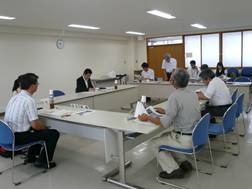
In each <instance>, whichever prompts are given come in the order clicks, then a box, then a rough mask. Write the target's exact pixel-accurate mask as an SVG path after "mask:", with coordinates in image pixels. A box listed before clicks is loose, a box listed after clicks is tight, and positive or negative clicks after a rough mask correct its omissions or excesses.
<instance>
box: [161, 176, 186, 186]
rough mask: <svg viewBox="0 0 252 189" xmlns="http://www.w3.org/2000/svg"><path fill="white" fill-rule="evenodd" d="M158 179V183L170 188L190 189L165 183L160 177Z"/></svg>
mask: <svg viewBox="0 0 252 189" xmlns="http://www.w3.org/2000/svg"><path fill="white" fill-rule="evenodd" d="M156 179H157V182H158V183H160V184H164V185H168V186H171V187H174V188H179V189H188V188H187V187H184V186H178V185H176V184H172V183H169V182H166V181H163V180H161V179H160V178H159V177H156Z"/></svg>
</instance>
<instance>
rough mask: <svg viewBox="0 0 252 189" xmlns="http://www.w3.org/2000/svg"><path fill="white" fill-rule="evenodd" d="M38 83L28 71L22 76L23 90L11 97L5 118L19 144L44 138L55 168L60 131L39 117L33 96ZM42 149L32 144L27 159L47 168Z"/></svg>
mask: <svg viewBox="0 0 252 189" xmlns="http://www.w3.org/2000/svg"><path fill="white" fill-rule="evenodd" d="M38 85H39V84H38V76H37V75H35V74H33V73H27V74H24V75H22V76H21V78H20V87H21V92H20V93H18V94H17V95H15V96H13V97H12V98H11V99H10V101H9V103H8V105H7V107H6V111H5V117H4V120H5V122H7V123H8V124H9V125H10V127H12V129H13V131H14V133H15V143H16V144H17V145H20V144H27V143H31V142H34V141H39V140H44V141H45V142H46V147H47V150H48V158H49V161H50V164H49V165H50V168H53V167H55V166H56V164H55V163H54V162H52V159H53V154H54V150H55V147H56V144H57V141H58V138H59V132H58V131H57V130H54V129H48V128H47V127H46V126H45V125H43V124H42V123H41V122H40V121H39V119H38V111H37V106H36V102H35V100H34V99H33V98H32V95H33V94H34V93H35V92H36V91H37V89H38ZM40 151H41V146H40V145H35V146H32V147H31V148H30V149H29V151H28V156H27V160H26V161H27V162H29V163H34V165H35V166H37V167H41V168H47V162H46V156H45V151H44V150H42V152H40ZM38 155H39V156H38ZM37 156H38V158H37Z"/></svg>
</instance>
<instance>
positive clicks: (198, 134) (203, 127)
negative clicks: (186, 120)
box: [192, 113, 210, 146]
mask: <svg viewBox="0 0 252 189" xmlns="http://www.w3.org/2000/svg"><path fill="white" fill-rule="evenodd" d="M209 124H210V114H209V113H207V114H205V115H204V116H203V117H202V118H201V119H200V120H199V121H198V123H197V124H196V125H195V127H194V129H193V132H192V142H193V146H200V145H203V144H206V143H208V126H209Z"/></svg>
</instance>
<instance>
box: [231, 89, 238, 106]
mask: <svg viewBox="0 0 252 189" xmlns="http://www.w3.org/2000/svg"><path fill="white" fill-rule="evenodd" d="M237 93H238V88H236V89H235V90H234V92H233V93H232V95H231V99H232V103H234V102H235V101H236V97H237Z"/></svg>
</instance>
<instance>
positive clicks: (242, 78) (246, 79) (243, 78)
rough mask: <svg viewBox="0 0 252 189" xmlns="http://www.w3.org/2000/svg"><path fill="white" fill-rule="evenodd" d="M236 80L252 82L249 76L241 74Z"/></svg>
mask: <svg viewBox="0 0 252 189" xmlns="http://www.w3.org/2000/svg"><path fill="white" fill-rule="evenodd" d="M234 82H251V80H250V79H249V78H248V77H245V76H240V77H237V78H235V80H234Z"/></svg>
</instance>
